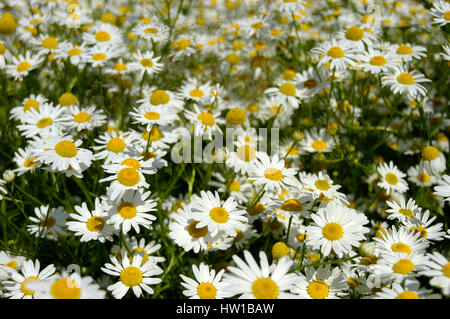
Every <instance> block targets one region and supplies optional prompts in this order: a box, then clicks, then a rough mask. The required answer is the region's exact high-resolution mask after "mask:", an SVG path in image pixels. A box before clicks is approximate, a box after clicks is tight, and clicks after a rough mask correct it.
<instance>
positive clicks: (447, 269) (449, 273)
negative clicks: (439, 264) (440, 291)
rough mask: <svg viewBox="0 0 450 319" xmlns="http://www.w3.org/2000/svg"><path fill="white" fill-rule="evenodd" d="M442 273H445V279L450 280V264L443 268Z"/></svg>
mask: <svg viewBox="0 0 450 319" xmlns="http://www.w3.org/2000/svg"><path fill="white" fill-rule="evenodd" d="M442 272H443V273H444V275H445V277H447V278H450V262H448V263H447V264H446V265H445V266H444V267H443V268H442Z"/></svg>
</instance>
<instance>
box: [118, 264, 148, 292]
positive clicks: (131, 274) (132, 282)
mask: <svg viewBox="0 0 450 319" xmlns="http://www.w3.org/2000/svg"><path fill="white" fill-rule="evenodd" d="M142 279H143V276H142V271H141V270H140V269H139V268H137V267H134V266H129V267H127V268H125V269H124V270H122V272H121V273H120V281H121V282H122V283H123V284H124V285H125V286H128V287H133V286H137V285H139V284H140V283H141V282H142Z"/></svg>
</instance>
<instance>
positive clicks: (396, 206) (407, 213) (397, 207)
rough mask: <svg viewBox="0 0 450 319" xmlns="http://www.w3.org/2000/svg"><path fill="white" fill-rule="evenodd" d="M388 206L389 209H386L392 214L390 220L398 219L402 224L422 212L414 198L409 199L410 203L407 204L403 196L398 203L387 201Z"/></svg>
mask: <svg viewBox="0 0 450 319" xmlns="http://www.w3.org/2000/svg"><path fill="white" fill-rule="evenodd" d="M386 204H387V205H388V206H389V207H390V208H389V209H386V212H387V213H390V215H389V216H388V219H398V220H400V221H402V222H404V221H405V220H408V219H411V218H414V217H415V216H416V215H417V214H418V213H420V211H421V210H422V209H421V208H420V207H419V206H417V205H416V202H415V200H414V199H413V198H410V199H408V202H406V199H405V197H403V196H402V197H400V200H399V201H398V202H397V201H386Z"/></svg>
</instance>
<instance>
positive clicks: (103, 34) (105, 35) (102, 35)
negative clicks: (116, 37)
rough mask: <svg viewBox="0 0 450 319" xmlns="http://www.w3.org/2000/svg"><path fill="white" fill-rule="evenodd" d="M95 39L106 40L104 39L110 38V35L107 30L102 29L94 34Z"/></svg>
mask: <svg viewBox="0 0 450 319" xmlns="http://www.w3.org/2000/svg"><path fill="white" fill-rule="evenodd" d="M95 40H97V41H99V42H106V41H109V40H111V36H110V35H109V33H108V32H106V31H103V30H102V31H98V32H97V33H96V34H95Z"/></svg>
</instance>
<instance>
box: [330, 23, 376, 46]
mask: <svg viewBox="0 0 450 319" xmlns="http://www.w3.org/2000/svg"><path fill="white" fill-rule="evenodd" d="M335 36H336V39H337V40H339V41H342V42H343V43H347V44H349V45H351V46H352V47H355V48H358V49H359V50H360V51H362V50H364V45H367V46H369V47H370V46H371V45H372V43H373V41H374V40H375V36H374V35H373V34H372V33H371V32H368V31H367V30H365V28H364V27H362V28H361V26H360V25H352V26H349V27H347V28H344V30H342V31H339V32H337V33H336V35H335Z"/></svg>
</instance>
